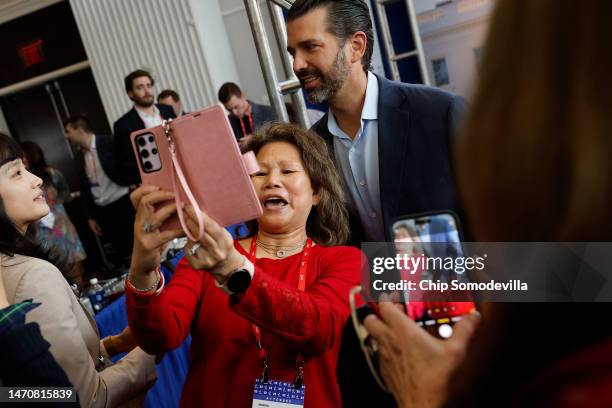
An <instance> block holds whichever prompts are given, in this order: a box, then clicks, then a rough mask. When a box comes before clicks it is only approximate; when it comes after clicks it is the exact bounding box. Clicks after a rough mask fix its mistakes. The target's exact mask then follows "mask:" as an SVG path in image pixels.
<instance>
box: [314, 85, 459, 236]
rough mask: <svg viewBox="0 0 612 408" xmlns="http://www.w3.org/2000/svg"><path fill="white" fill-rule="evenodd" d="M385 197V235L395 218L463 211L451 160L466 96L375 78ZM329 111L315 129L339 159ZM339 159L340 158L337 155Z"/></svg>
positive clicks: (355, 225) (357, 230)
mask: <svg viewBox="0 0 612 408" xmlns="http://www.w3.org/2000/svg"><path fill="white" fill-rule="evenodd" d="M376 77H377V79H378V85H379V96H378V156H379V160H378V162H379V174H380V201H381V208H382V215H383V223H384V228H385V233H386V234H387V235H390V231H391V226H392V225H391V223H392V222H393V219H394V218H396V217H399V216H402V215H409V214H415V213H422V212H426V211H439V210H453V211H455V212H456V213H457V214H461V210H460V208H459V203H458V199H457V192H456V187H455V177H454V174H453V166H452V163H451V139H452V135H453V133H454V131H455V129H456V128H457V124H458V120H459V117H460V114H461V113H462V112H463V111H464V110H465V107H466V103H465V100H464V99H463V98H461V97H459V96H456V95H453V94H451V93H449V92H446V91H444V90H441V89H437V88H432V87H428V86H423V85H413V84H405V83H401V82H395V81H389V80H387V79H385V78H383V77H380V76H376ZM328 115H329V113H327V114H326V115H325V116H324V117H323V118H321V120H320V121H318V122H317V123H315V124H314V125H313V127H312V130H314V131H315V132H317V133H318V134H319V135H321V136H322V137H323V138H324V139H325V141H326V142H327V144H328V146H329V147H330V149H331V152H332V157H334V154H333V152H334V142H333V140H334V136H333V135H332V134H331V133H330V132H329V130H328V128H327V117H328ZM334 160H335V157H334ZM350 221H351V240H350V242H351V244H356V245H358V244H359V243H360V242H361V241H363V240H364V239H365V238H364V235H363V228H362V226H361V222H360V221H359V218H358V216H357V215H356V214H351V219H350Z"/></svg>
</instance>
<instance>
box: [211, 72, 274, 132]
mask: <svg viewBox="0 0 612 408" xmlns="http://www.w3.org/2000/svg"><path fill="white" fill-rule="evenodd" d="M219 102H221V103H222V104H223V106H225V109H227V111H228V112H229V115H228V116H227V117H228V118H229V121H230V124H231V125H232V129H233V130H234V135H235V136H236V140H238V141H241V139H242V138H244V137H248V136H250V135H252V134H253V133H254V132H256V131H257V130H258V129H259V128H260V127H261V126H262V125H264V124H265V123H267V122H271V121H273V120H274V112H273V111H272V108H271V107H269V106H268V105H259V104H257V103H254V102H251V101H249V100H248V99H247V97H246V95H245V94H244V92H242V90H241V89H240V87H239V86H238V85H236V84H235V83H233V82H227V83H225V84H223V85H222V86H221V88H219ZM242 142H243V143H244V142H246V140H244V141H242Z"/></svg>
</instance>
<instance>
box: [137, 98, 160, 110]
mask: <svg viewBox="0 0 612 408" xmlns="http://www.w3.org/2000/svg"><path fill="white" fill-rule="evenodd" d="M132 100H133V101H134V105H136V106H138V107H141V108H150V107H151V106H153V104H154V103H155V99H154V98H153V97H151V102H147V101H145V100H143V99H140V98H133V99H132Z"/></svg>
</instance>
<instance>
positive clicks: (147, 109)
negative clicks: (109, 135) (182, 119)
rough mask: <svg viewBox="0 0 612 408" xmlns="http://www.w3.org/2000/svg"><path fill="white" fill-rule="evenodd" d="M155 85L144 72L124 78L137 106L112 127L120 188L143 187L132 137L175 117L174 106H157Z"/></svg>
mask: <svg viewBox="0 0 612 408" xmlns="http://www.w3.org/2000/svg"><path fill="white" fill-rule="evenodd" d="M154 85H155V81H154V80H153V77H152V76H151V74H150V73H149V72H147V71H144V70H141V69H139V70H136V71H134V72H131V73H130V74H129V75H128V76H126V77H125V92H127V95H128V97H129V98H130V99H131V100H132V101H133V102H134V106H133V107H132V109H130V110H129V111H128V112H127V113H126V114H125V115H123V116H122V117H120V118H119V119H117V121H116V122H115V124H114V125H113V142H114V154H115V161H116V163H117V177H118V178H119V180H118V181H119V184H121V185H124V186H136V185H138V184H140V173H139V172H138V165H137V163H136V157H135V156H134V150H133V149H132V143H131V142H130V134H131V133H132V132H135V131H137V130H141V129H148V128H151V127H155V126H158V125H161V123H162V121H163V120H164V119H171V118H172V119H174V118H175V117H176V115H175V113H174V110H173V109H172V107H171V106H168V105H155V103H154V102H155V96H154V93H153V92H154V91H153V86H154Z"/></svg>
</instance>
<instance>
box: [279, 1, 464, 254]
mask: <svg viewBox="0 0 612 408" xmlns="http://www.w3.org/2000/svg"><path fill="white" fill-rule="evenodd" d="M287 37H288V48H287V49H288V51H289V53H290V54H291V55H292V56H293V58H294V62H293V70H294V72H295V74H296V75H297V77H298V78H299V80H300V81H301V83H302V87H303V89H304V91H305V92H306V94H307V96H308V98H309V100H310V101H312V102H315V103H323V102H326V103H328V104H329V108H330V109H329V112H328V113H327V114H326V115H325V116H324V117H323V118H322V119H321V120H320V121H319V122H317V123H316V124H315V125H314V126H313V130H315V131H316V132H317V133H319V135H321V136H322V137H323V138H324V139H325V141H326V142H327V143H328V146H329V147H330V149H331V150H332V152H333V154H334V156H335V159H336V163H337V167H338V170H339V172H340V174H341V176H342V179H343V181H344V187H345V192H346V195H347V199H348V205H349V210H350V213H351V242H352V243H353V244H358V243H359V242H361V241H385V240H386V238H387V236H388V235H389V233H390V231H391V225H392V221H393V219H394V218H395V217H398V216H401V215H407V214H414V213H421V212H425V211H435V210H448V209H450V210H454V211H455V212H458V213H460V211H459V208H458V202H457V197H456V191H455V180H454V174H453V171H452V166H451V161H450V144H451V143H450V139H451V134H452V133H453V130H454V128H455V126H456V123H457V118H458V116H459V113H460V112H461V111H462V110H463V109H464V106H465V102H464V100H463V99H462V98H460V97H457V96H455V95H453V94H451V93H448V92H445V91H442V90H440V89H436V88H430V87H426V86H421V85H410V84H404V83H400V82H393V81H389V80H387V79H385V78H383V77H381V76H378V75H375V74H373V73H372V72H370V60H371V57H372V50H373V48H374V34H373V30H372V21H371V19H370V13H369V9H368V5H367V3H366V2H365V1H364V0H297V1H296V2H295V3H294V4H293V6H292V7H291V9H290V10H289V14H288V18H287Z"/></svg>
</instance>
